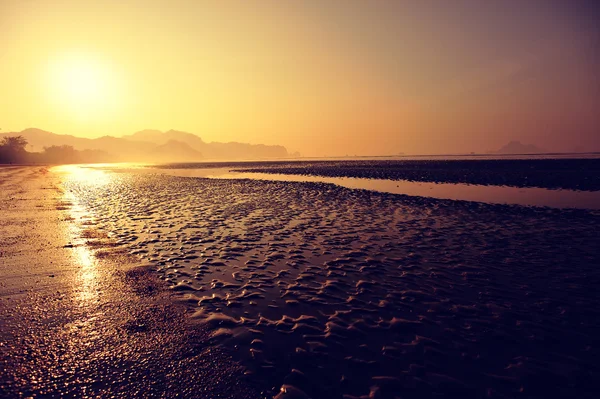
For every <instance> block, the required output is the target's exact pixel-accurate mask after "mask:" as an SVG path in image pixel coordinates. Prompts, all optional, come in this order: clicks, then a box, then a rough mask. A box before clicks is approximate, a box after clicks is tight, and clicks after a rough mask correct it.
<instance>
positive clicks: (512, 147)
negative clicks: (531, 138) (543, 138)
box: [493, 141, 546, 154]
mask: <svg viewBox="0 0 600 399" xmlns="http://www.w3.org/2000/svg"><path fill="white" fill-rule="evenodd" d="M544 152H546V151H545V150H543V149H541V148H539V147H537V146H535V145H533V144H522V143H521V142H520V141H511V142H510V143H508V144H506V145H505V146H504V147H502V148H500V149H499V150H498V151H493V153H494V154H540V153H544Z"/></svg>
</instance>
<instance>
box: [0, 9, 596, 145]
mask: <svg viewBox="0 0 600 399" xmlns="http://www.w3.org/2000/svg"><path fill="white" fill-rule="evenodd" d="M599 9H600V7H599V6H597V5H595V2H594V1H588V0H586V1H583V0H581V1H578V0H571V1H561V0H530V1H521V0H518V1H517V0H486V1H480V0H453V1H445V0H419V1H412V0H411V1H408V0H406V1H403V0H396V1H385V0H381V1H361V0H343V1H342V0H331V1H321V0H306V1H293V0H264V1H252V0H238V1H233V0H232V1H201V0H198V1H194V0H169V1H158V0H145V1H141V0H129V1H128V0H119V1H116V0H104V1H97V2H92V1H80V0H14V1H13V0H0V128H1V129H2V130H0V131H2V132H6V131H20V130H22V129H25V128H28V127H37V128H41V129H44V130H49V131H52V132H55V133H61V134H73V135H77V136H84V137H99V136H104V135H113V136H121V135H126V134H131V133H133V132H135V131H139V130H142V129H159V130H169V129H176V130H182V131H188V132H192V133H196V134H198V135H200V136H201V137H202V138H203V139H204V140H205V141H209V142H210V141H222V142H228V141H240V142H248V143H255V144H258V143H263V144H280V145H284V146H286V147H287V148H288V150H290V151H299V152H300V153H301V154H302V155H305V156H339V155H394V154H399V153H406V154H443V153H466V152H471V151H473V152H485V151H489V150H494V149H498V148H499V147H501V146H502V145H504V144H506V143H507V142H509V141H511V140H520V141H521V142H523V143H533V144H535V145H537V146H539V147H541V148H543V149H546V150H548V151H571V150H573V149H576V148H577V149H579V150H582V149H583V150H596V151H598V150H600V111H599V110H600V72H598V71H600V25H599V24H598V23H597V21H598V17H599V16H600V11H599Z"/></svg>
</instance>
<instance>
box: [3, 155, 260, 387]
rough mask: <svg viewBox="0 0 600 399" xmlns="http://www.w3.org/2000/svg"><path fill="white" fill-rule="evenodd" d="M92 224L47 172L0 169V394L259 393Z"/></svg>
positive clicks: (159, 284) (152, 275) (144, 272)
mask: <svg viewBox="0 0 600 399" xmlns="http://www.w3.org/2000/svg"><path fill="white" fill-rule="evenodd" d="M93 225H94V223H93V220H92V218H91V216H90V215H89V214H88V213H87V212H86V211H84V210H83V209H78V206H77V204H76V203H75V199H73V198H70V196H69V193H68V192H63V191H62V190H61V188H60V178H59V176H57V175H56V174H53V173H48V171H47V170H46V169H45V168H40V167H1V168H0V276H1V278H0V398H28V397H41V398H58V397H68V398H97V397H102V398H109V397H115V398H133V397H136V398H138V397H139V398H150V397H165V398H168V397H179V398H181V397H199V398H203V397H206V398H255V397H260V394H259V392H258V391H254V390H253V389H251V387H250V386H249V384H248V381H247V379H245V378H244V376H243V375H242V374H241V368H240V366H239V365H238V364H236V363H234V362H232V361H231V360H229V357H228V356H227V355H226V354H224V353H223V351H222V350H219V348H217V347H214V346H207V345H204V344H203V342H204V341H205V340H206V339H207V336H208V334H209V332H208V331H206V330H205V329H201V328H195V329H193V330H190V329H187V328H186V323H187V322H186V318H185V317H184V309H182V307H181V306H180V305H179V304H177V303H173V302H172V300H171V299H172V298H171V296H170V295H169V292H168V291H166V290H163V289H162V288H161V287H162V286H163V284H162V282H161V281H159V280H158V279H156V277H155V276H156V275H155V273H154V272H152V271H149V270H148V269H147V268H132V266H135V264H133V265H132V263H131V260H132V259H130V257H129V256H127V255H126V253H125V254H124V253H123V251H122V250H121V248H119V247H118V246H116V245H115V243H114V242H113V241H112V240H111V239H110V238H107V234H106V233H105V232H102V231H99V230H96V229H93ZM94 253H95V254H97V255H98V256H94ZM101 254H103V255H102V256H100V255H101Z"/></svg>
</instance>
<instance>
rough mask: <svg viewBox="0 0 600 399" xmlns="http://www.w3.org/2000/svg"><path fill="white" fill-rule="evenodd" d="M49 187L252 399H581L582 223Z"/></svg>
mask: <svg viewBox="0 0 600 399" xmlns="http://www.w3.org/2000/svg"><path fill="white" fill-rule="evenodd" d="M90 173H92V174H94V173H95V174H96V175H93V176H92V177H90V175H88V174H90ZM64 186H65V189H66V190H67V192H68V193H69V195H72V198H73V201H75V202H77V203H78V204H79V205H80V206H81V209H82V210H84V211H85V212H87V213H89V215H91V218H90V226H92V227H93V228H94V229H95V230H97V231H101V232H105V233H106V234H107V235H108V236H109V237H110V238H111V239H112V240H114V243H115V245H117V246H118V248H120V249H121V250H126V251H127V253H128V254H129V255H131V256H135V257H138V259H139V261H140V262H143V263H145V264H147V265H148V268H149V270H151V272H152V273H153V274H154V275H156V276H158V278H160V279H161V280H162V281H164V282H165V283H166V285H167V286H169V287H170V288H169V289H170V290H171V291H172V292H173V294H174V295H175V298H176V302H177V303H178V304H180V305H182V306H183V307H184V308H185V309H186V320H187V322H188V323H189V326H190V327H189V328H190V329H191V330H196V329H199V330H201V331H206V332H207V335H206V336H205V338H204V339H201V340H200V341H201V342H202V346H204V347H207V348H212V349H214V350H221V351H223V352H224V353H227V354H229V355H230V356H231V357H232V359H233V360H234V361H235V362H236V364H238V365H239V366H240V367H243V369H244V374H245V375H246V376H247V377H248V378H249V379H250V380H251V381H252V382H253V383H256V384H258V386H259V387H260V388H261V389H262V390H264V391H265V392H267V396H269V395H270V396H275V395H278V396H277V397H278V398H302V397H313V398H329V397H342V396H344V395H345V396H344V397H346V398H352V397H365V398H366V397H383V398H388V397H389V398H393V397H403V398H427V397H466V398H468V397H472V398H479V397H565V398H566V397H574V396H576V397H590V398H591V397H596V395H597V394H598V393H599V388H598V386H597V380H598V377H599V369H598V362H597V358H598V356H599V355H600V350H599V345H598V344H599V343H598V338H597V337H598V336H600V295H599V294H598V287H600V271H599V270H598V265H599V264H600V250H599V249H598V248H600V237H599V235H598V229H597V226H598V222H600V217H599V216H598V215H597V213H593V212H589V211H584V210H551V209H543V208H524V207H519V206H502V205H486V204H482V203H474V202H465V201H450V200H433V199H425V198H419V197H407V196H401V195H391V194H382V193H376V192H370V191H364V190H350V189H346V188H342V187H338V186H335V185H330V184H321V183H293V182H267V181H251V180H212V179H202V178H184V177H175V176H164V175H163V176H160V175H149V174H136V173H130V172H127V173H112V172H108V171H97V170H96V171H89V170H87V171H86V170H80V171H79V172H73V173H71V175H70V177H69V178H67V179H66V180H65V183H64ZM88 244H89V245H93V242H92V243H88ZM98 255H100V256H101V255H102V252H99V253H97V254H96V256H98ZM278 392H279V393H278Z"/></svg>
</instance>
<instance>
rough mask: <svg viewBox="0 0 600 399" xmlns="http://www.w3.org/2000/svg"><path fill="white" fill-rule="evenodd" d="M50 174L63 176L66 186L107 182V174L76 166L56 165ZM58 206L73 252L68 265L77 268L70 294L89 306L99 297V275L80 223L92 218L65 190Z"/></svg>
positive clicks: (69, 192)
mask: <svg viewBox="0 0 600 399" xmlns="http://www.w3.org/2000/svg"><path fill="white" fill-rule="evenodd" d="M53 171H54V172H56V173H60V174H61V175H63V182H64V185H65V186H66V187H68V186H69V185H70V184H82V183H84V184H86V185H88V186H90V185H91V186H94V187H98V186H104V185H107V184H108V183H109V182H110V180H111V177H110V175H111V174H110V173H109V172H106V171H103V170H99V169H94V168H82V167H80V166H76V165H63V166H56V167H54V168H53ZM62 203H63V204H64V205H66V206H65V209H66V210H67V211H68V213H69V220H70V223H69V224H68V227H67V230H68V231H67V235H68V237H69V244H68V245H69V246H70V247H71V248H72V249H73V252H72V256H73V257H72V262H73V263H74V265H75V266H76V267H78V268H79V272H78V273H77V275H76V277H75V285H74V291H75V292H76V298H77V299H78V300H79V301H80V305H81V306H86V305H90V304H92V303H94V302H96V301H97V300H98V298H99V285H100V273H99V270H98V262H97V261H96V258H95V256H94V253H93V251H92V250H91V249H90V247H89V246H88V245H87V244H86V238H85V237H84V226H83V223H84V222H85V223H87V224H90V223H92V222H93V217H92V215H91V214H90V213H89V212H88V211H87V210H86V209H85V208H84V207H83V206H82V205H81V204H80V203H79V200H78V198H77V197H76V196H75V195H74V194H73V193H72V192H71V191H70V190H68V189H65V190H63V198H62Z"/></svg>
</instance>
